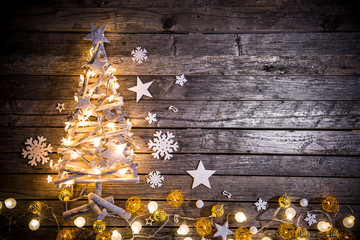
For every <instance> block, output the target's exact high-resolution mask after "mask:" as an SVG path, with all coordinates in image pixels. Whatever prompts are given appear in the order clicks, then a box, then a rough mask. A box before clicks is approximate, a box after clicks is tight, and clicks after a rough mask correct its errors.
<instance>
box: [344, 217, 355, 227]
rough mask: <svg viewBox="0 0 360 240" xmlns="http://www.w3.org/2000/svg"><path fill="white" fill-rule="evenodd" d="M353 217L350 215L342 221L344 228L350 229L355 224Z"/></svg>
mask: <svg viewBox="0 0 360 240" xmlns="http://www.w3.org/2000/svg"><path fill="white" fill-rule="evenodd" d="M354 220H355V217H354V216H352V215H350V216H348V217H346V218H344V220H343V224H344V227H346V228H352V227H353V226H354V224H355V221H354Z"/></svg>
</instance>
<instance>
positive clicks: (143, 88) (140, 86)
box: [129, 77, 153, 102]
mask: <svg viewBox="0 0 360 240" xmlns="http://www.w3.org/2000/svg"><path fill="white" fill-rule="evenodd" d="M152 83H153V81H151V82H147V83H143V82H142V81H141V79H140V78H139V77H137V80H136V86H135V87H132V88H129V90H130V91H133V92H136V102H138V101H139V100H140V98H141V97H142V96H143V95H145V96H148V97H151V98H152V96H151V94H150V92H149V90H148V88H149V87H150V85H151V84H152Z"/></svg>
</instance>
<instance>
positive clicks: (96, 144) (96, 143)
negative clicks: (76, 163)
mask: <svg viewBox="0 0 360 240" xmlns="http://www.w3.org/2000/svg"><path fill="white" fill-rule="evenodd" d="M93 144H94V147H99V146H100V144H101V139H100V138H95V139H94V140H93Z"/></svg>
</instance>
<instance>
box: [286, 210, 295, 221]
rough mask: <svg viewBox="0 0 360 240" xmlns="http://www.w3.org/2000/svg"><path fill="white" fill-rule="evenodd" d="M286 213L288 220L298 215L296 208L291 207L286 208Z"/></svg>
mask: <svg viewBox="0 0 360 240" xmlns="http://www.w3.org/2000/svg"><path fill="white" fill-rule="evenodd" d="M285 215H286V218H287V220H292V219H293V217H295V215H296V211H295V209H293V208H291V207H289V208H287V209H286V210H285Z"/></svg>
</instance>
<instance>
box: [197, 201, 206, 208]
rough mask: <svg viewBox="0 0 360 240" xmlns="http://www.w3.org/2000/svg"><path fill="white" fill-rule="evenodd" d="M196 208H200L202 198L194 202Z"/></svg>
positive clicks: (202, 203) (202, 204)
mask: <svg viewBox="0 0 360 240" xmlns="http://www.w3.org/2000/svg"><path fill="white" fill-rule="evenodd" d="M195 205H196V207H197V208H202V207H203V206H204V202H203V200H197V201H196V203H195Z"/></svg>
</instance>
